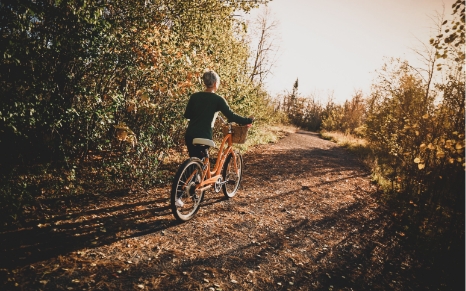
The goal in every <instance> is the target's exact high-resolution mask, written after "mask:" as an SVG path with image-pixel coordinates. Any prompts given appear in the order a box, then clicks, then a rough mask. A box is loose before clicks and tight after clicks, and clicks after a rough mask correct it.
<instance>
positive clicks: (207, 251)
mask: <svg viewBox="0 0 466 291" xmlns="http://www.w3.org/2000/svg"><path fill="white" fill-rule="evenodd" d="M244 162H245V170H244V176H243V182H242V188H241V189H240V191H239V192H238V194H237V196H235V197H234V198H233V199H230V200H225V199H224V198H223V194H222V193H214V192H213V191H209V192H207V193H206V199H205V200H204V202H203V205H202V207H201V209H200V211H199V212H198V215H197V216H196V217H195V219H194V220H192V221H189V222H187V223H183V224H178V223H176V222H175V220H174V218H173V216H172V214H171V212H170V209H169V204H168V203H169V199H168V197H169V187H161V188H156V189H153V190H151V191H148V192H144V191H139V192H113V193H106V194H99V195H94V194H89V195H87V196H80V197H75V198H69V199H63V200H60V201H55V200H54V201H43V205H44V209H45V210H44V212H43V213H42V215H41V217H34V218H30V219H29V220H28V221H26V222H25V223H24V227H23V228H21V229H18V230H8V231H2V232H1V233H0V244H1V248H0V289H1V290H430V289H429V288H433V289H432V290H436V289H437V288H435V287H433V286H436V285H435V284H434V285H432V283H433V282H434V283H438V282H437V281H435V280H436V279H435V278H437V277H438V276H434V274H431V275H432V276H430V277H427V279H426V278H424V279H421V276H422V277H425V275H427V276H429V271H426V270H423V268H422V266H421V265H419V262H418V261H416V259H415V257H414V256H413V253H414V251H413V250H406V249H403V247H402V245H403V241H404V240H405V239H406V236H405V235H404V233H403V232H402V231H400V230H397V228H396V224H395V223H394V222H393V215H392V214H391V213H389V211H387V210H386V209H385V208H384V206H383V204H382V203H380V202H378V197H379V195H380V193H378V192H377V187H376V186H375V185H374V184H372V183H371V181H370V172H369V171H368V169H366V168H364V166H363V165H362V164H361V163H360V162H359V161H358V160H357V159H356V158H355V157H354V156H353V155H351V154H350V153H348V152H347V151H346V150H344V149H343V148H341V147H339V146H337V145H336V144H335V143H332V142H330V141H326V140H323V139H321V138H319V136H318V134H316V133H312V132H307V131H297V132H296V133H291V134H289V135H288V136H286V137H284V138H283V139H281V140H279V141H278V142H277V143H275V144H269V145H262V146H258V147H256V148H253V149H252V150H250V151H249V152H248V153H247V154H245V155H244ZM47 209H48V210H47ZM429 286H430V287H429ZM437 287H438V285H437Z"/></svg>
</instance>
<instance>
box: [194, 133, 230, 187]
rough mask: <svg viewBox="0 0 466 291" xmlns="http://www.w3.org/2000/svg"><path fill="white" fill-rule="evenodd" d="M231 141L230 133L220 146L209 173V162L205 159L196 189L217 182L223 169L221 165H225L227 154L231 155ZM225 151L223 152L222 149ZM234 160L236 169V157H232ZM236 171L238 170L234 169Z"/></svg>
mask: <svg viewBox="0 0 466 291" xmlns="http://www.w3.org/2000/svg"><path fill="white" fill-rule="evenodd" d="M232 144H233V143H232V140H231V133H229V134H227V135H226V136H225V137H224V138H223V140H222V144H221V145H220V149H219V151H218V155H217V161H216V162H215V166H214V169H213V170H212V171H211V170H210V161H209V159H206V161H205V163H204V166H205V170H204V172H203V173H202V183H200V184H199V185H197V186H196V189H200V188H204V187H205V186H206V185H210V184H214V183H215V182H217V180H218V178H220V177H221V173H220V172H221V170H222V167H223V164H224V163H225V160H226V158H227V157H228V154H229V153H233V148H232ZM225 147H226V149H225V150H224V148H225ZM233 158H234V165H235V168H236V156H235V155H233ZM235 170H236V171H238V169H235Z"/></svg>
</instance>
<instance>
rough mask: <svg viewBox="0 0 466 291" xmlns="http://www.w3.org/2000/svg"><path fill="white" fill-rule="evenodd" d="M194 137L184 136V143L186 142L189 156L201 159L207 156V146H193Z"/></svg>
mask: <svg viewBox="0 0 466 291" xmlns="http://www.w3.org/2000/svg"><path fill="white" fill-rule="evenodd" d="M193 139H195V138H194V137H190V136H185V137H184V141H185V142H186V147H187V148H188V152H189V156H190V157H196V158H199V159H202V158H203V157H206V156H207V151H208V150H209V146H206V145H193Z"/></svg>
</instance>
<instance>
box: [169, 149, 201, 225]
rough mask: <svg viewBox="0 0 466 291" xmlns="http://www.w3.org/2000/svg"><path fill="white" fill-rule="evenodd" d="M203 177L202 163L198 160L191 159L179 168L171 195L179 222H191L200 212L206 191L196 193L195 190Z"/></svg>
mask: <svg viewBox="0 0 466 291" xmlns="http://www.w3.org/2000/svg"><path fill="white" fill-rule="evenodd" d="M201 177H202V162H201V160H200V159H198V158H190V159H189V160H186V161H185V162H184V163H183V164H181V166H180V167H179V168H178V171H177V173H176V175H175V178H174V180H173V184H172V189H171V195H170V204H171V209H172V212H173V215H174V216H175V218H176V219H177V220H178V221H188V220H190V219H191V218H193V217H194V215H195V214H196V212H197V211H198V210H199V206H200V203H201V200H202V197H203V196H204V192H205V191H202V192H196V191H195V188H196V185H197V184H198V183H200V182H201Z"/></svg>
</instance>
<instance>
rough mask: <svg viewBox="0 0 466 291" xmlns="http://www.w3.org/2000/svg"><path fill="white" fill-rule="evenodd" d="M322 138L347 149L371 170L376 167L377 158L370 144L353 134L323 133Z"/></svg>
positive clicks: (321, 133)
mask: <svg viewBox="0 0 466 291" xmlns="http://www.w3.org/2000/svg"><path fill="white" fill-rule="evenodd" d="M320 136H321V137H322V138H323V139H326V140H330V141H333V142H334V143H336V144H338V145H340V146H342V147H344V148H347V149H348V150H350V151H351V152H353V153H354V154H355V155H356V156H357V157H358V158H359V159H360V160H361V161H362V162H364V164H366V165H367V166H369V167H370V168H372V169H373V168H374V166H375V163H374V161H375V158H374V154H373V151H372V150H371V148H370V146H369V144H368V142H367V141H366V140H365V139H363V138H359V137H356V136H353V135H351V134H344V133H341V132H336V131H322V132H320Z"/></svg>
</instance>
